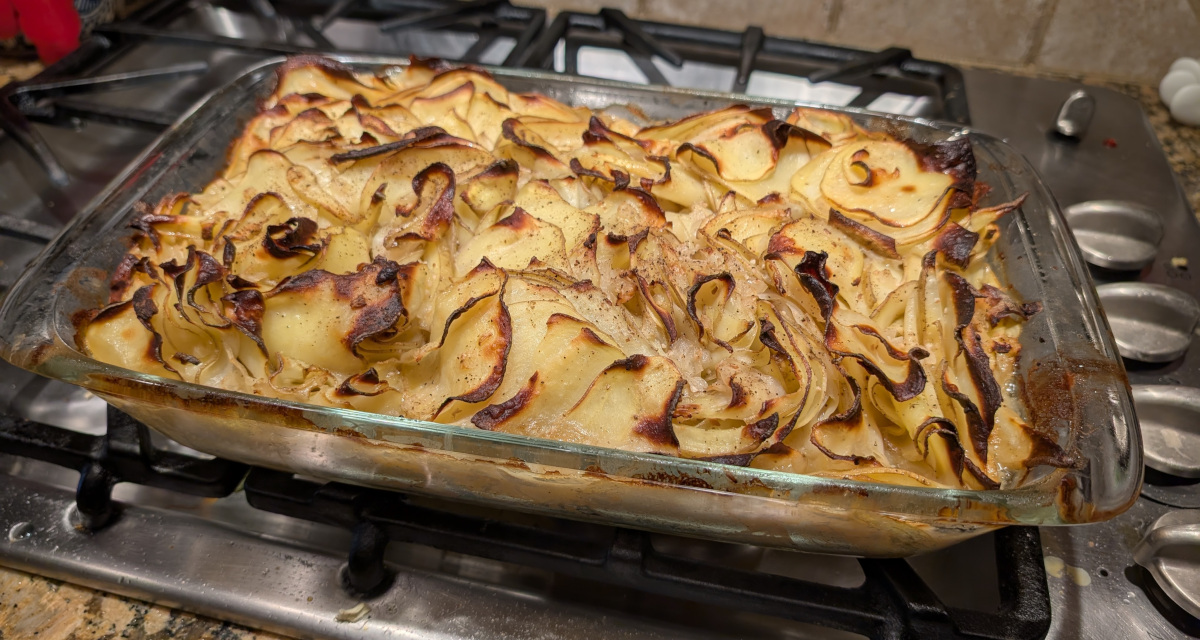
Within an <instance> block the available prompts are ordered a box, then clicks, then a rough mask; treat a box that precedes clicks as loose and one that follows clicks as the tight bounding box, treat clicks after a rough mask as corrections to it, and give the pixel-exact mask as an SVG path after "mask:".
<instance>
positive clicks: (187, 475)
mask: <svg viewBox="0 0 1200 640" xmlns="http://www.w3.org/2000/svg"><path fill="white" fill-rule="evenodd" d="M0 451H3V452H5V453H9V454H14V455H18V456H25V457H29V458H34V459H38V460H42V461H45V462H50V463H53V464H56V465H59V466H63V467H67V468H71V469H75V470H78V471H80V480H79V485H78V489H77V493H76V504H77V507H78V510H79V512H80V515H81V524H82V526H84V527H85V528H89V529H93V530H95V529H101V528H104V527H106V526H107V525H109V524H110V523H112V522H114V521H115V520H116V519H118V518H120V505H119V503H116V502H114V501H113V500H112V498H111V491H112V488H113V486H114V485H116V484H117V483H120V482H132V483H135V484H141V485H146V486H152V487H159V488H164V489H170V490H173V491H179V492H183V493H187V494H190V495H197V496H206V497H221V496H227V495H230V494H231V493H233V492H234V491H235V490H236V489H237V488H238V486H239V485H241V486H242V488H243V490H244V492H245V496H246V499H247V501H248V502H249V504H250V505H251V506H253V507H255V508H258V509H261V510H263V511H268V512H273V513H278V514H283V515H286V516H291V517H295V518H300V519H303V520H308V521H312V522H317V523H322V524H325V525H332V526H334V527H338V528H342V529H345V530H348V531H350V532H352V534H353V535H352V539H351V543H350V549H349V551H348V561H347V564H346V567H345V569H344V570H343V572H342V585H341V587H342V588H344V589H346V590H347V591H349V592H350V593H353V594H355V595H360V596H362V597H364V598H370V597H371V596H373V595H377V594H379V593H381V592H382V591H385V590H387V589H388V588H389V587H390V586H391V585H390V578H391V573H390V571H389V569H388V566H387V565H386V564H385V562H384V554H385V550H386V548H387V546H388V544H389V543H391V542H397V543H415V544H420V545H426V546H429V547H434V548H436V549H439V550H442V551H448V552H454V553H459V554H464V555H469V556H475V557H478V558H484V559H487V560H494V561H500V562H505V563H512V564H517V565H523V566H527V567H533V568H536V569H540V570H543V571H548V572H553V573H555V574H558V575H562V576H567V577H570V578H573V579H579V580H584V581H593V582H596V583H602V584H607V585H612V586H615V587H623V588H628V589H633V590H636V591H640V592H644V593H648V594H655V595H658V596H666V597H669V598H677V599H682V600H688V601H692V602H699V603H702V604H708V605H714V606H720V607H728V608H734V609H739V610H742V611H748V612H753V613H758V614H763V615H768V616H774V617H778V618H786V619H790V620H795V621H799V622H804V623H809V624H814V625H818V626H822V627H827V628H833V629H839V630H843V631H850V632H855V633H861V634H864V635H867V636H869V637H872V638H883V639H887V640H910V639H914V640H915V639H918V638H920V639H941V638H947V639H949V638H980V639H982V638H987V639H994V640H1001V639H1013V640H1017V639H1021V640H1025V639H1032V638H1041V637H1043V636H1044V635H1045V634H1046V632H1047V630H1048V629H1049V625H1050V600H1049V592H1048V587H1047V581H1046V574H1045V570H1044V567H1043V559H1042V550H1041V543H1040V538H1039V535H1038V531H1037V529H1036V528H1031V527H1010V528H1007V529H1002V530H1000V531H998V532H997V533H996V534H995V553H996V566H997V570H998V585H997V586H998V589H999V596H1000V599H999V606H998V608H997V609H996V610H994V611H987V612H985V611H976V610H972V609H963V608H959V607H953V606H947V605H945V604H944V603H943V602H942V601H941V599H939V598H938V596H937V595H936V594H935V593H934V591H933V589H932V588H931V587H930V586H929V585H928V584H927V583H926V582H925V581H924V580H922V578H921V577H920V576H919V575H918V574H917V572H916V571H915V570H914V569H913V567H912V566H911V565H910V564H909V563H908V562H906V561H904V560H894V559H893V560H878V559H860V560H858V562H859V564H860V566H861V569H862V572H863V574H864V576H865V581H864V582H863V583H862V584H861V585H860V586H857V587H850V588H848V587H840V586H831V585H828V584H821V583H817V582H811V581H807V580H801V579H796V578H792V577H786V576H781V575H772V574H766V573H761V572H757V571H747V570H743V569H739V568H733V567H729V566H724V565H722V564H720V563H708V562H705V561H703V560H696V559H692V558H687V557H680V556H678V555H672V554H670V553H665V552H663V551H660V550H659V549H657V548H656V547H655V546H654V545H653V544H652V535H651V534H647V533H644V532H641V531H634V530H629V529H623V528H616V527H609V526H604V525H598V524H588V523H580V522H573V521H566V520H559V519H554V518H541V517H538V518H527V519H522V518H505V517H503V516H504V514H503V512H499V511H497V512H494V515H488V511H487V510H484V511H482V513H483V515H480V513H481V512H480V511H478V510H473V509H462V510H455V509H447V508H445V507H442V508H439V507H438V506H437V504H438V503H435V502H432V501H426V500H423V499H420V498H416V497H413V496H408V495H405V494H402V493H395V492H389V491H385V490H378V489H368V488H364V487H359V486H354V485H348V484H343V483H338V482H329V483H322V482H317V481H313V480H310V479H305V478H301V477H298V476H295V475H293V474H291V473H287V472H281V471H273V470H267V469H261V468H247V467H246V466H245V465H242V464H239V463H236V462H230V461H227V460H221V459H207V458H206V459H200V458H195V457H192V456H189V455H185V454H181V453H177V452H172V451H164V450H158V449H155V448H154V447H153V446H152V445H151V442H150V433H149V430H148V429H147V427H146V426H145V425H142V424H141V423H139V422H137V421H135V420H133V419H132V418H130V417H129V416H127V415H125V414H123V413H121V412H120V411H118V410H116V409H114V408H111V407H110V408H109V410H108V426H107V432H106V433H105V434H104V435H96V436H92V435H85V434H81V433H78V432H74V431H68V430H65V429H61V428H58V427H53V426H49V425H45V424H40V423H36V422H31V421H28V420H23V419H21V418H17V417H14V416H11V415H6V416H2V417H0ZM981 560H982V559H981Z"/></svg>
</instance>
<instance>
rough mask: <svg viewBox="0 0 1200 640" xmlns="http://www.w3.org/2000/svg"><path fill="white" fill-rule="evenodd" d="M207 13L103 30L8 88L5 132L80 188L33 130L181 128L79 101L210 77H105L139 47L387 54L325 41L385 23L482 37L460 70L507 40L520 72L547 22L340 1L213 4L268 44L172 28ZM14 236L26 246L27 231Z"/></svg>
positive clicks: (193, 70)
mask: <svg viewBox="0 0 1200 640" xmlns="http://www.w3.org/2000/svg"><path fill="white" fill-rule="evenodd" d="M199 4H205V3H202V2H201V3H194V2H187V1H184V0H159V1H158V2H155V3H153V4H152V5H150V6H147V7H145V8H144V9H142V10H140V11H138V12H137V13H135V14H134V15H132V16H130V17H129V18H127V19H126V20H123V21H120V22H116V23H112V24H105V25H99V26H97V27H96V28H95V30H94V32H93V34H92V35H91V36H90V37H88V38H86V39H85V40H84V41H83V42H82V43H81V44H80V46H79V48H78V49H76V50H75V51H74V52H72V53H71V54H70V55H68V56H67V57H65V58H63V59H62V60H60V61H59V62H57V63H55V64H54V65H52V66H50V67H49V68H47V69H46V70H44V71H43V72H42V73H40V74H38V75H37V76H36V77H35V78H33V79H31V80H30V81H28V82H23V83H22V82H14V83H10V84H8V85H6V86H4V87H0V130H2V131H3V132H4V133H6V134H8V135H9V136H11V137H12V138H13V139H14V140H16V141H17V143H18V144H20V145H21V146H22V147H23V148H24V149H25V150H26V152H28V153H29V154H31V155H32V156H33V157H35V158H36V159H37V161H38V163H39V164H40V165H41V166H42V168H43V169H44V170H45V171H46V175H47V176H48V177H49V178H50V181H51V182H52V183H53V184H54V185H56V186H58V187H64V186H66V185H67V184H68V183H69V182H70V180H71V177H70V175H69V174H68V173H67V171H66V170H65V169H64V168H63V166H62V164H61V163H60V162H59V160H58V159H57V158H56V157H55V155H54V152H53V151H52V150H51V149H50V147H49V146H48V145H47V144H46V142H45V141H44V140H43V139H42V137H41V136H40V135H39V134H38V132H37V131H36V130H35V129H34V128H33V126H32V125H31V122H41V123H46V124H51V125H54V126H73V121H75V119H79V120H93V121H97V122H104V123H109V124H117V125H122V126H134V127H141V128H149V129H152V130H161V129H164V128H166V127H168V126H170V125H171V123H173V122H174V121H175V120H176V114H172V113H161V112H156V111H150V110H146V109H139V108H131V107H113V106H110V105H105V104H103V103H100V102H96V101H93V100H87V99H86V98H81V97H79V96H78V95H77V94H86V93H92V92H96V91H106V90H112V89H117V88H121V87H125V86H129V85H132V84H135V83H145V82H170V81H174V80H176V79H178V78H180V77H182V76H186V75H192V74H203V73H205V72H207V71H208V67H207V65H206V64H204V63H200V62H196V63H188V64H183V65H175V66H173V67H166V68H163V69H154V70H149V71H140V72H135V73H123V74H113V75H98V73H97V72H98V71H99V70H101V69H103V68H104V67H105V65H107V64H109V63H110V62H112V61H114V60H116V59H118V58H119V57H120V56H121V55H122V54H124V53H126V52H128V51H129V50H130V49H131V48H132V47H134V46H136V45H138V44H144V43H148V42H165V43H171V44H177V45H190V46H203V47H211V48H224V49H232V50H236V51H240V52H245V53H255V54H261V55H299V54H306V53H321V52H334V53H336V52H342V53H360V54H361V53H368V54H369V53H380V52H377V51H364V50H350V49H345V48H339V47H338V46H336V45H335V44H334V43H333V42H332V41H330V39H329V38H327V37H326V36H325V35H324V32H325V31H326V30H327V29H328V28H329V27H330V26H331V25H332V24H333V23H334V21H336V20H337V19H338V18H343V17H344V18H351V19H355V20H365V21H369V22H373V23H376V24H377V25H378V27H379V30H380V31H382V32H384V33H395V32H404V31H410V32H430V31H438V30H445V31H451V32H457V33H468V34H473V35H474V36H475V40H474V42H473V44H471V46H470V47H469V48H468V49H466V51H465V52H464V53H463V54H462V55H461V56H458V58H457V59H458V61H460V62H467V63H480V62H482V61H483V56H485V54H487V53H488V52H489V51H490V50H491V49H492V48H493V46H494V45H497V44H498V42H499V41H501V40H504V41H506V42H508V41H511V43H512V46H511V48H510V49H509V50H508V53H507V54H506V57H505V58H504V61H503V62H502V63H501V64H502V65H503V66H513V65H514V64H515V60H516V59H517V58H519V57H523V56H524V55H525V50H526V49H527V48H528V46H529V45H530V44H531V43H532V42H533V40H534V39H535V37H536V36H537V35H538V34H539V33H540V32H541V31H542V27H543V26H544V25H545V22H546V12H545V11H544V10H542V9H534V8H526V7H514V6H513V5H512V4H510V3H508V2H507V1H506V0H471V1H469V2H459V1H457V0H382V1H375V2H367V0H336V1H335V2H332V3H322V2H288V3H280V6H279V7H278V9H277V8H276V7H275V5H273V4H271V2H270V0H245V1H244V2H238V1H237V0H229V1H227V2H223V3H222V2H212V3H207V4H211V5H212V6H214V7H220V8H222V9H228V10H240V11H242V12H244V13H247V14H253V15H255V16H256V17H257V19H258V20H260V21H261V23H262V24H263V28H262V30H263V31H264V33H265V36H266V37H263V38H258V37H230V36H224V35H219V34H215V33H207V32H201V31H191V30H183V29H179V28H175V27H174V26H172V25H173V23H174V22H175V21H177V20H179V19H181V18H182V17H184V16H186V15H188V14H189V12H193V11H195V10H196V8H197V5H199ZM384 53H387V52H384ZM393 53H394V52H393ZM407 53H409V52H404V54H405V55H407ZM4 230H7V226H6V227H0V231H4ZM6 235H15V236H18V237H21V236H20V233H19V231H18V232H17V233H6Z"/></svg>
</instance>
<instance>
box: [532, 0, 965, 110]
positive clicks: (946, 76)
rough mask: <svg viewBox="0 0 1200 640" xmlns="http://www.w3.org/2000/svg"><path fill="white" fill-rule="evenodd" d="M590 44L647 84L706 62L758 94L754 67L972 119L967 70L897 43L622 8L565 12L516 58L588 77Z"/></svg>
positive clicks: (863, 102)
mask: <svg viewBox="0 0 1200 640" xmlns="http://www.w3.org/2000/svg"><path fill="white" fill-rule="evenodd" d="M560 47H561V49H562V51H559V52H558V53H556V48H560ZM588 47H592V48H598V49H603V50H610V51H622V52H624V53H625V54H626V55H627V56H628V58H629V60H631V61H632V63H633V64H634V65H636V67H637V70H639V71H640V72H641V73H642V74H643V75H644V76H645V78H646V80H647V82H648V83H649V84H662V85H671V84H676V83H675V82H672V79H671V78H670V77H668V73H667V72H668V71H669V70H670V69H671V68H676V69H678V68H679V67H681V66H683V65H686V64H688V63H700V64H701V65H708V66H705V67H703V72H704V73H706V74H708V75H709V76H713V75H720V70H722V69H728V70H730V71H733V70H735V71H736V72H735V73H729V74H728V75H729V84H728V85H727V86H723V87H713V88H715V89H718V90H723V91H733V92H738V93H744V92H747V91H748V90H749V92H750V93H755V90H754V87H753V86H751V85H752V84H753V83H752V76H753V74H754V73H756V72H769V73H771V74H779V75H778V76H774V80H773V82H776V83H787V82H794V81H795V80H789V78H790V79H803V81H807V83H813V84H815V83H821V82H830V81H840V82H844V83H847V84H850V85H854V86H856V87H860V88H861V91H859V92H858V93H857V95H856V96H854V97H853V99H851V100H850V101H849V103H848V104H847V105H846V106H851V107H863V108H866V107H868V106H870V105H872V103H874V102H875V101H876V100H877V99H878V98H880V97H881V96H884V95H885V94H898V95H902V96H913V97H923V98H925V99H927V100H928V101H929V105H928V107H927V109H926V110H925V112H923V113H921V114H914V115H923V116H926V117H930V118H936V119H940V120H947V121H950V122H955V123H958V124H962V125H968V124H970V123H971V120H970V115H969V110H968V107H967V94H966V87H965V85H964V84H963V77H962V73H961V72H960V71H959V70H958V69H956V68H954V67H953V66H950V65H947V64H943V63H939V62H931V61H927V60H919V59H916V58H913V57H912V52H910V51H909V50H907V49H901V48H897V47H889V48H887V49H884V50H882V51H864V50H861V49H852V48H847V47H837V46H833V45H828V44H821V43H816V42H809V41H806V40H794V39H787V38H776V37H772V36H767V35H765V34H764V32H763V30H762V29H761V28H760V27H755V26H751V27H748V28H747V29H746V30H745V31H744V32H742V33H737V32H732V31H720V30H716V29H706V28H701V27H691V26H684V25H675V24H664V23H659V22H648V21H640V20H633V19H631V18H629V17H628V16H626V15H625V14H624V13H622V12H621V11H619V10H617V9H602V10H601V11H600V12H599V13H597V14H594V15H593V14H584V13H575V12H562V13H559V14H558V15H557V16H556V17H555V19H554V21H553V22H551V24H550V25H549V26H548V27H546V29H545V30H544V31H543V33H542V35H541V36H540V37H539V38H538V39H537V40H536V41H535V42H534V43H533V44H531V45H530V46H529V48H528V49H526V50H525V51H524V52H523V53H522V54H520V55H518V56H517V57H516V58H515V60H514V62H515V64H516V66H523V67H540V68H544V69H555V68H556V55H559V56H561V60H560V61H559V62H561V67H562V68H561V69H560V70H561V71H564V72H565V73H568V74H580V73H582V74H583V75H589V72H588V70H586V69H583V68H582V67H581V54H582V52H583V51H584V50H585V48H588ZM659 60H661V62H658V61H659ZM775 97H793V96H788V95H777V96H775Z"/></svg>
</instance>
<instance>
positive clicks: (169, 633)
mask: <svg viewBox="0 0 1200 640" xmlns="http://www.w3.org/2000/svg"><path fill="white" fill-rule="evenodd" d="M1055 77H1058V78H1061V79H1071V80H1079V81H1082V82H1085V83H1087V84H1094V85H1100V86H1106V87H1109V88H1112V89H1116V90H1118V91H1121V92H1123V93H1125V94H1127V95H1130V96H1132V97H1134V98H1136V99H1137V100H1138V101H1140V102H1141V103H1142V107H1143V108H1144V109H1145V110H1146V113H1147V115H1148V116H1149V118H1150V122H1151V123H1152V124H1153V125H1154V129H1155V131H1156V132H1157V133H1158V138H1159V140H1160V141H1161V142H1162V145H1163V149H1164V151H1165V152H1166V154H1167V158H1168V159H1169V160H1170V162H1171V166H1172V167H1173V168H1174V170H1175V173H1176V175H1178V177H1179V181H1180V184H1181V185H1182V187H1183V189H1184V192H1185V193H1186V194H1187V197H1188V200H1189V201H1190V202H1191V205H1192V210H1193V211H1200V128H1196V127H1186V126H1183V125H1180V124H1178V123H1175V122H1173V121H1172V120H1171V117H1170V115H1169V114H1168V113H1167V110H1166V108H1165V107H1164V106H1163V104H1162V103H1161V102H1160V101H1159V99H1158V91H1157V88H1156V87H1151V86H1145V85H1139V84H1131V83H1120V82H1112V81H1105V80H1098V79H1092V78H1086V77H1084V78H1079V77H1072V78H1065V77H1063V76H1055ZM0 84H2V82H0ZM114 638H128V639H133V640H168V639H179V640H280V636H276V635H273V634H266V633H260V632H254V631H251V630H248V629H245V628H243V627H240V626H237V625H233V624H230V623H227V622H221V621H217V620H212V619H209V618H203V617H197V616H193V615H191V614H188V613H183V612H179V611H173V610H171V609H167V608H164V607H159V606H156V605H150V604H146V603H144V602H140V601H137V600H130V599H127V598H122V597H119V596H114V595H110V594H106V593H102V592H98V591H94V590H92V589H87V588H83V587H78V586H75V585H72V584H68V583H62V582H59V581H57V580H49V579H46V578H42V577H38V576H31V575H29V574H27V573H23V572H20V571H13V570H10V569H5V568H2V567H0V640H28V639H37V640H109V639H114Z"/></svg>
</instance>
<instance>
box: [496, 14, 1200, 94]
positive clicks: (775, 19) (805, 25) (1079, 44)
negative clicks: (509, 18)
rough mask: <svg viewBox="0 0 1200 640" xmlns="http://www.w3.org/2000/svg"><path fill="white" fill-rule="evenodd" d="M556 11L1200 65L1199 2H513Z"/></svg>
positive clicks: (948, 50)
mask: <svg viewBox="0 0 1200 640" xmlns="http://www.w3.org/2000/svg"><path fill="white" fill-rule="evenodd" d="M514 1H515V2H516V3H517V4H528V5H537V6H543V7H547V8H548V9H550V10H551V11H559V10H568V9H569V10H576V11H595V10H597V9H598V8H599V7H601V6H615V7H618V8H620V9H623V10H624V11H625V12H626V13H628V14H629V15H631V16H634V17H638V18H645V19H647V20H657V21H662V22H677V23H683V24H694V25H701V26H707V27H714V28H718V29H727V30H741V29H744V28H745V27H746V26H747V25H751V24H754V25H759V26H761V27H763V29H764V30H765V31H766V32H767V34H768V35H776V36H782V37H792V38H808V39H812V40H819V41H824V42H832V43H837V44H845V45H850V46H855V47H862V48H867V49H882V48H885V47H888V46H892V45H896V46H902V47H908V48H910V49H912V50H913V53H914V54H915V55H917V56H920V57H923V58H930V59H934V60H947V61H950V62H974V63H983V64H989V65H998V66H1007V67H1022V68H1033V69H1041V70H1048V71H1063V72H1068V73H1088V74H1099V75H1104V76H1110V77H1114V78H1122V79H1133V80H1140V81H1143V82H1154V83H1157V82H1158V80H1159V79H1160V78H1162V76H1163V74H1164V73H1166V71H1167V67H1168V66H1170V64H1171V61H1173V60H1174V59H1175V58H1178V57H1180V56H1192V57H1200V19H1197V15H1198V14H1197V12H1200V0H693V1H690V2H689V1H687V0H604V1H602V2H587V1H585V0H514Z"/></svg>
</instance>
